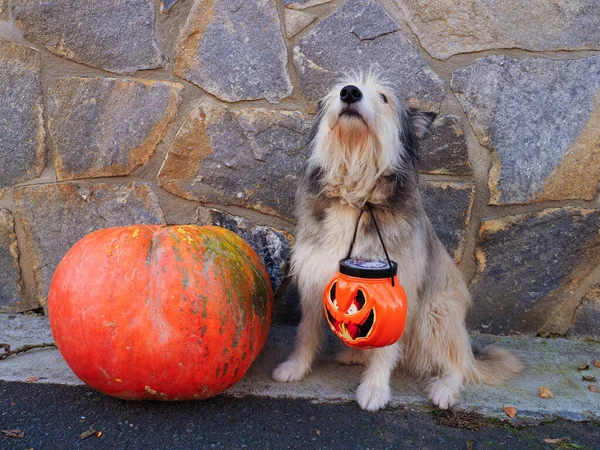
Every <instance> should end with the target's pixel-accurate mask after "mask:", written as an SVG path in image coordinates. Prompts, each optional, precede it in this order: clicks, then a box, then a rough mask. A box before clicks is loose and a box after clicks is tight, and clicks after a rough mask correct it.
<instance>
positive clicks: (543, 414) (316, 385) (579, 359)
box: [0, 315, 600, 423]
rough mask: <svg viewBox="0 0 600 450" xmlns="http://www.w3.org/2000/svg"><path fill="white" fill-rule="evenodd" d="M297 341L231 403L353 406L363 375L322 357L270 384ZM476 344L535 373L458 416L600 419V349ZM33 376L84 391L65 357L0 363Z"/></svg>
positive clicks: (17, 334)
mask: <svg viewBox="0 0 600 450" xmlns="http://www.w3.org/2000/svg"><path fill="white" fill-rule="evenodd" d="M0 329H1V330H6V331H5V332H3V333H2V338H1V340H5V341H6V342H8V343H10V344H11V346H13V348H16V347H18V346H20V345H24V344H26V343H35V342H42V341H43V342H48V340H51V339H52V336H51V334H50V330H49V325H48V321H47V318H45V317H40V316H23V315H0ZM294 336H295V328H294V327H280V326H274V327H272V328H271V332H270V335H269V339H268V340H267V344H266V346H265V348H264V349H263V351H262V353H261V354H260V356H259V357H258V359H257V360H256V362H255V363H254V365H253V366H252V367H251V368H250V370H249V371H248V373H247V374H246V376H245V377H244V378H243V379H242V380H241V381H240V382H239V383H238V384H237V385H235V386H234V387H233V388H231V389H229V390H228V391H226V393H225V395H231V396H236V397H244V396H261V397H271V398H304V399H311V400H314V401H317V402H349V401H354V390H355V389H356V386H357V385H358V382H359V380H360V372H361V369H360V368H359V367H347V366H340V365H338V364H336V363H334V362H332V361H328V360H325V358H323V357H320V358H319V359H318V361H317V363H316V364H315V366H314V369H313V371H312V373H311V374H310V375H309V376H308V377H307V378H306V379H305V380H304V381H303V382H300V383H289V384H280V383H276V382H274V381H273V380H272V379H271V377H270V373H271V370H272V369H273V368H274V367H275V365H276V364H278V363H279V362H282V361H283V360H284V359H285V358H286V357H287V356H288V355H289V353H290V352H291V350H292V345H293V342H294ZM330 338H331V339H330V342H329V344H330V345H328V350H327V354H330V353H331V351H332V347H333V346H334V345H335V344H337V342H336V341H334V339H335V338H334V337H333V336H330ZM473 339H474V340H475V341H477V342H478V343H480V344H488V343H490V342H495V343H497V344H499V345H502V346H504V347H507V348H511V349H512V350H514V351H515V352H516V353H517V354H518V355H519V356H520V357H521V358H522V359H523V360H524V361H525V363H526V364H527V366H528V371H527V373H526V374H525V375H523V376H521V377H520V378H517V379H514V380H512V381H511V382H509V383H506V384H505V385H503V386H495V387H494V386H468V387H467V388H466V389H465V390H464V391H463V395H462V403H461V404H460V406H459V407H458V408H457V409H459V410H464V411H476V412H479V413H482V414H484V415H486V416H488V417H501V418H506V416H505V414H504V413H503V412H502V406H503V405H506V406H508V405H512V406H514V407H516V408H517V410H518V415H517V417H518V418H520V419H521V420H523V421H525V422H533V423H537V422H539V421H540V420H542V419H550V418H565V419H569V420H589V419H594V420H598V419H600V401H599V400H598V396H599V394H594V393H592V392H590V391H589V390H588V389H587V385H588V384H589V383H584V382H582V381H581V374H582V372H579V371H578V370H577V366H578V365H579V364H582V363H590V362H592V361H591V360H593V359H600V342H590V341H577V340H567V339H542V338H528V337H518V338H516V337H495V336H484V335H476V336H473ZM332 344H333V345H332ZM340 345H341V344H340ZM596 372H598V373H596ZM589 373H590V374H594V375H600V369H597V368H595V367H593V365H592V367H591V368H590V371H589ZM30 376H35V377H37V379H38V382H40V383H55V384H69V385H81V384H83V383H82V382H81V381H80V380H79V379H77V378H76V377H75V375H74V374H73V373H72V372H71V370H70V369H69V368H68V367H67V365H66V363H65V362H64V360H63V359H62V357H61V356H60V354H59V352H58V350H53V349H41V350H33V351H31V352H28V353H23V354H21V355H19V356H15V357H11V358H9V359H7V360H4V361H1V362H0V380H3V381H16V382H23V381H25V380H27V378H28V377H30ZM540 386H547V387H549V388H550V389H551V390H552V392H553V393H554V398H553V399H541V398H539V394H538V392H539V388H540ZM392 390H393V397H392V401H391V403H390V406H391V407H403V408H411V409H428V408H429V404H428V402H427V401H426V399H425V397H424V395H423V393H422V389H421V387H420V386H418V385H417V384H416V383H414V382H411V381H407V380H403V379H402V378H400V377H399V376H397V375H395V376H394V377H393V381H392Z"/></svg>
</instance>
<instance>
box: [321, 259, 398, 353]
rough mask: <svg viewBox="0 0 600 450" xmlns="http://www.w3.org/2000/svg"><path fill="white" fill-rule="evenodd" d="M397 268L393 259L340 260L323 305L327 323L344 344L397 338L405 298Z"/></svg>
mask: <svg viewBox="0 0 600 450" xmlns="http://www.w3.org/2000/svg"><path fill="white" fill-rule="evenodd" d="M397 272H398V266H397V264H396V263H395V262H393V261H390V263H388V262H387V261H361V260H357V259H343V260H342V261H340V268H339V273H338V274H337V275H336V276H335V277H333V279H332V280H331V281H330V282H329V283H328V284H327V287H326V288H325V291H324V293H323V306H324V307H325V315H326V317H327V323H328V324H329V327H330V328H331V330H332V331H333V332H334V333H335V334H336V335H337V336H338V337H339V338H340V339H341V340H342V341H343V342H344V343H345V344H346V345H348V346H350V347H354V348H364V349H366V348H375V347H385V346H387V345H391V344H393V343H394V342H396V341H397V340H398V339H400V336H402V332H403V331H404V326H405V325H406V312H407V306H408V302H407V300H406V294H405V292H404V289H403V288H402V285H401V284H400V281H399V280H398V275H397Z"/></svg>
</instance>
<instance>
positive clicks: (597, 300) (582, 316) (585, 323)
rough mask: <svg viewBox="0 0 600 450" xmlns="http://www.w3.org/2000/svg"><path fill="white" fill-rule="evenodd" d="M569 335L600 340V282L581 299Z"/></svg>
mask: <svg viewBox="0 0 600 450" xmlns="http://www.w3.org/2000/svg"><path fill="white" fill-rule="evenodd" d="M568 336H569V337H576V338H585V339H595V340H597V341H600V283H596V284H595V285H594V286H592V287H591V288H590V290H589V292H588V293H587V294H586V295H585V297H584V298H583V299H582V300H581V304H580V305H579V307H578V308H577V310H576V311H575V319H574V321H573V326H572V327H571V329H570V330H569V332H568ZM599 378H600V374H599Z"/></svg>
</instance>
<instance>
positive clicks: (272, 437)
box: [0, 382, 600, 450]
mask: <svg viewBox="0 0 600 450" xmlns="http://www.w3.org/2000/svg"><path fill="white" fill-rule="evenodd" d="M515 425H516V427H515ZM90 429H93V430H95V431H96V432H95V433H88V434H90V436H89V437H87V438H85V439H81V435H82V434H83V433H85V432H86V431H88V430H90ZM0 430H18V431H20V432H22V433H23V437H4V436H3V434H5V433H3V432H0V448H1V449H20V450H25V449H34V450H52V449H67V450H69V449H103V450H104V449H127V450H135V449H144V450H151V449H169V450H170V449H173V450H176V449H182V450H183V449H185V450H188V449H323V450H325V449H335V450H344V449H372V450H373V449H431V450H433V449H461V450H465V449H466V450H469V449H473V450H474V449H515V450H521V449H559V448H560V449H564V448H576V449H600V425H598V424H595V423H593V422H569V421H566V420H564V419H557V420H554V421H552V422H549V423H542V424H540V425H537V426H524V427H519V424H518V422H512V424H508V423H505V422H503V421H501V420H499V419H494V418H489V417H483V416H478V415H476V414H473V413H468V412H461V413H451V412H450V413H447V412H441V411H435V410H434V411H430V412H425V411H411V410H406V409H394V408H386V409H384V410H381V411H378V412H375V413H372V412H365V411H362V410H361V409H360V408H359V407H358V406H357V405H356V403H314V402H311V401H310V400H303V399H283V398H266V397H253V396H246V397H243V398H235V397H231V396H218V397H214V398H212V399H209V400H204V401H197V402H180V403H161V402H148V401H145V402H131V401H123V400H118V399H114V398H111V397H108V396H106V395H104V394H101V393H98V392H95V391H93V390H92V389H90V388H88V387H86V386H62V385H55V384H40V383H16V382H0ZM99 432H101V434H100V435H99V436H98V433H99ZM16 434H19V433H16ZM547 439H554V440H556V439H560V441H555V442H556V443H548V442H545V440H547Z"/></svg>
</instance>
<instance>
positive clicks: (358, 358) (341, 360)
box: [335, 348, 366, 366]
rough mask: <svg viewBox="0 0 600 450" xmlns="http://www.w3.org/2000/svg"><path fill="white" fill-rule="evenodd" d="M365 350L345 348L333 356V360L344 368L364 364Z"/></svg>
mask: <svg viewBox="0 0 600 450" xmlns="http://www.w3.org/2000/svg"><path fill="white" fill-rule="evenodd" d="M365 352H366V350H358V349H355V348H347V349H344V350H342V351H341V352H339V353H338V354H337V355H336V356H335V360H336V361H337V363H338V364H342V365H344V366H355V365H360V364H364V363H365V354H366V353H365Z"/></svg>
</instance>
